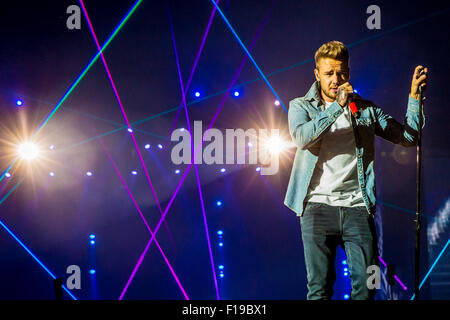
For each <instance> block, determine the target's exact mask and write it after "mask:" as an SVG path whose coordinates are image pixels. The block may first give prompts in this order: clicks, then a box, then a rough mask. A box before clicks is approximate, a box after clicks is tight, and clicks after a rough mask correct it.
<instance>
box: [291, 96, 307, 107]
mask: <svg viewBox="0 0 450 320" xmlns="http://www.w3.org/2000/svg"><path fill="white" fill-rule="evenodd" d="M310 103H311V101H310V99H308V98H307V97H306V95H305V96H303V97H297V98H294V99H292V100H290V101H289V107H291V106H294V107H295V106H296V107H301V106H304V105H307V104H310Z"/></svg>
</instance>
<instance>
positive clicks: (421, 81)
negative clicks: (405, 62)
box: [409, 66, 428, 100]
mask: <svg viewBox="0 0 450 320" xmlns="http://www.w3.org/2000/svg"><path fill="white" fill-rule="evenodd" d="M427 73H428V68H424V67H422V66H417V67H416V69H415V70H414V75H413V79H412V82H411V92H410V93H409V95H410V96H411V97H412V98H414V99H416V100H418V99H419V86H421V87H422V92H423V91H425V88H426V85H427V79H428V75H427Z"/></svg>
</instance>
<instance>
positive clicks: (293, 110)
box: [288, 100, 344, 150]
mask: <svg viewBox="0 0 450 320" xmlns="http://www.w3.org/2000/svg"><path fill="white" fill-rule="evenodd" d="M306 103H308V102H306V101H304V100H292V101H291V102H290V103H289V112H288V119H289V132H290V134H291V137H292V140H293V141H294V143H295V144H296V145H297V146H298V147H299V148H302V149H303V150H305V149H308V148H309V147H311V146H312V145H313V144H314V143H316V142H317V141H319V140H320V138H321V137H322V135H323V134H324V133H325V131H326V130H327V129H328V128H329V127H330V126H331V125H332V124H333V123H334V121H336V119H337V118H338V117H339V116H340V115H341V114H342V113H343V112H344V110H343V109H342V107H341V106H340V105H339V104H338V103H337V102H336V101H335V102H333V103H332V104H331V105H330V106H329V107H328V108H327V109H326V110H325V111H322V112H320V113H319V114H318V115H317V116H316V117H314V119H311V118H310V117H309V114H308V111H306V108H305V107H304V104H306Z"/></svg>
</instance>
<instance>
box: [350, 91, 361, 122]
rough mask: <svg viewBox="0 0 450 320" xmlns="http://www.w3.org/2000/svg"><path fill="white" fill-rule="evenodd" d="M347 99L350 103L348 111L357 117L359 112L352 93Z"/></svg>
mask: <svg viewBox="0 0 450 320" xmlns="http://www.w3.org/2000/svg"><path fill="white" fill-rule="evenodd" d="M349 101H350V103H349V105H348V106H349V108H350V111H351V112H352V114H353V116H354V117H355V118H357V119H358V118H359V116H360V115H361V114H360V112H359V110H358V107H357V106H356V103H355V101H354V100H353V95H351V96H350V97H349Z"/></svg>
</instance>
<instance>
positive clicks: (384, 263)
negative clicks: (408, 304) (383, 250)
mask: <svg viewBox="0 0 450 320" xmlns="http://www.w3.org/2000/svg"><path fill="white" fill-rule="evenodd" d="M378 260H380V262H381V263H382V264H383V266H384V267H385V268H387V264H386V262H384V260H383V259H381V257H378ZM394 279H395V280H396V281H397V282H398V283H399V284H400V285H401V286H402V288H403V290H405V291H406V290H407V289H408V288H407V287H406V286H405V285H404V284H403V282H401V281H400V279H399V277H397V276H396V275H394Z"/></svg>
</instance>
